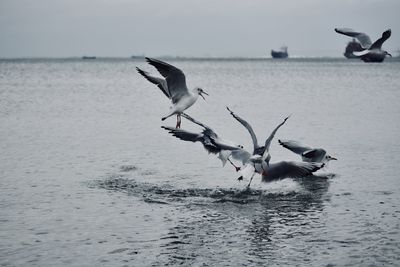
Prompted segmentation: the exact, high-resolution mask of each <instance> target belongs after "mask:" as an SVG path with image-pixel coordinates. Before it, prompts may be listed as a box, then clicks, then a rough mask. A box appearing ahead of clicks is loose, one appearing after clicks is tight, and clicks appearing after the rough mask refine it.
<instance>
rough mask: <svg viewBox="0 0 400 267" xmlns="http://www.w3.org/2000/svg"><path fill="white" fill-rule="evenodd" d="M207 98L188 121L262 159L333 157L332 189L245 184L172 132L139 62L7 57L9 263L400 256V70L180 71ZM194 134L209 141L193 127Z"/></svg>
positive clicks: (327, 63)
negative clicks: (267, 152) (261, 153)
mask: <svg viewBox="0 0 400 267" xmlns="http://www.w3.org/2000/svg"><path fill="white" fill-rule="evenodd" d="M169 62H171V63H172V64H174V65H176V66H178V67H179V68H181V69H182V70H184V72H185V73H186V74H187V77H186V78H187V83H188V86H189V87H190V88H193V87H195V86H200V87H202V88H203V89H204V90H205V91H206V92H208V93H209V94H210V96H209V97H208V98H207V101H203V100H202V99H199V101H198V103H196V104H195V105H194V106H193V107H192V108H191V109H190V110H189V111H188V113H189V114H191V115H192V116H193V117H195V118H197V119H198V120H200V121H202V122H204V123H206V124H207V125H209V126H211V127H212V128H213V129H214V130H215V131H216V132H217V133H218V134H220V135H221V136H222V137H224V138H226V139H229V140H232V141H235V142H238V143H241V144H243V145H244V146H245V147H246V148H248V149H251V147H252V144H251V139H250V138H249V135H248V133H247V132H246V131H245V129H244V128H242V127H241V126H240V125H239V124H238V123H237V122H236V121H235V120H233V119H232V118H231V117H230V115H229V113H228V112H227V111H226V109H225V106H226V105H229V107H230V108H232V109H233V110H234V111H235V112H237V113H238V114H240V115H241V116H243V117H244V118H246V119H247V120H248V121H249V122H251V123H252V125H253V128H254V130H255V131H256V133H257V134H258V138H259V139H260V141H261V142H262V141H263V139H264V138H266V137H267V136H268V135H269V133H270V132H271V130H272V129H273V128H274V127H275V126H276V125H277V124H278V123H280V122H281V120H282V119H283V118H284V117H285V116H287V115H289V114H292V116H291V118H290V119H289V120H288V122H287V124H286V125H285V126H284V127H282V128H281V129H280V130H279V132H278V134H277V136H276V139H275V141H274V142H273V144H272V146H271V155H272V160H271V161H279V160H298V158H297V157H296V155H294V154H292V153H291V152H290V151H288V150H285V149H283V148H282V147H280V146H279V145H278V143H277V139H294V140H298V141H301V142H303V143H305V144H308V145H311V146H320V147H324V148H325V149H327V150H328V151H329V152H330V153H331V154H332V155H333V156H335V157H337V158H338V159H339V160H338V161H337V162H332V163H330V164H329V166H328V167H327V168H326V169H324V170H322V171H320V172H319V173H318V174H319V175H320V176H321V177H322V178H313V179H300V180H292V179H285V180H282V181H277V182H273V183H269V184H263V183H261V181H260V179H259V177H256V178H255V179H254V181H253V186H252V190H250V191H244V188H245V185H246V183H245V182H238V181H237V180H236V178H237V177H238V174H237V173H236V172H235V171H234V169H233V168H232V167H231V166H228V165H227V166H226V167H225V168H221V163H220V161H219V160H218V159H217V158H216V156H215V155H208V154H207V153H206V152H205V151H204V149H203V148H202V146H201V145H200V144H192V143H187V142H181V141H179V140H177V139H175V138H173V137H171V136H169V135H168V134H167V133H166V132H165V131H163V130H162V129H161V128H160V126H161V125H163V123H165V125H169V126H173V125H175V118H170V119H168V120H166V121H165V122H161V120H160V118H161V117H162V116H164V115H165V114H166V113H167V112H168V106H169V102H168V100H167V99H166V98H165V96H164V95H163V94H162V93H161V92H160V91H159V90H158V88H156V87H155V86H153V85H152V84H150V83H148V82H147V81H146V80H145V79H143V78H142V77H141V76H139V74H137V73H136V71H135V67H136V66H139V67H142V68H144V69H146V70H148V71H154V69H153V68H152V67H151V66H149V65H147V64H146V63H145V62H144V61H142V60H135V61H134V60H127V59H104V60H93V61H82V60H74V59H70V60H56V59H54V60H47V59H38V60H2V61H0V123H1V127H0V140H1V141H0V149H1V153H0V157H1V158H0V161H1V168H0V188H1V189H0V200H1V201H0V205H1V208H0V240H1V241H0V265H3V266H9V265H10V266H95V265H103V266H166V265H171V266H175V265H180V264H183V265H184V266H244V265H245V266H257V265H267V264H268V265H283V266H288V265H289V266H290V265H304V266H310V265H311V266H326V265H330V266H349V265H358V266H360V265H362V266H382V265H398V264H399V260H400V259H399V256H398V255H400V248H399V245H400V244H399V243H400V242H399V240H400V232H399V230H400V225H399V222H400V220H399V217H400V207H399V204H398V203H400V197H399V195H400V194H399V193H400V186H399V185H400V182H399V175H398V173H397V169H396V167H397V166H399V165H400V158H399V157H398V154H399V153H400V120H399V118H400V105H399V104H398V103H399V102H400V78H399V73H400V63H399V62H395V61H385V62H384V63H382V64H365V63H363V62H359V61H348V60H338V59H313V60H310V59H296V60H282V61H279V60H278V61H274V60H170V61H169ZM182 127H183V128H187V129H190V130H198V128H196V127H195V126H193V125H191V124H190V122H188V121H183V122H182Z"/></svg>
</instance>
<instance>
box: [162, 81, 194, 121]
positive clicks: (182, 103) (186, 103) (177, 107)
mask: <svg viewBox="0 0 400 267" xmlns="http://www.w3.org/2000/svg"><path fill="white" fill-rule="evenodd" d="M198 98H199V92H198V90H197V88H195V89H193V90H192V92H190V91H188V94H186V95H184V96H182V97H181V99H180V100H179V102H176V103H172V106H171V108H170V112H169V113H168V114H167V115H166V116H165V117H163V118H164V119H166V118H169V117H171V116H173V115H175V114H182V112H184V111H185V110H186V109H188V108H190V107H191V106H192V105H193V104H194V103H196V101H197V99H198Z"/></svg>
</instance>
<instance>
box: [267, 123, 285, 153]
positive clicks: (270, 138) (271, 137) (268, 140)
mask: <svg viewBox="0 0 400 267" xmlns="http://www.w3.org/2000/svg"><path fill="white" fill-rule="evenodd" d="M289 117H290V116H287V117H286V118H285V119H284V120H283V122H281V123H280V124H279V125H278V126H276V128H275V129H274V130H273V131H272V133H271V134H270V136H269V137H268V138H267V140H265V150H268V151H269V147H270V146H271V142H272V139H274V137H275V134H276V132H277V131H278V130H279V128H281V127H282V125H284V124H285V122H286V121H287V119H289Z"/></svg>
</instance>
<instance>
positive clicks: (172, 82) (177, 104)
mask: <svg viewBox="0 0 400 267" xmlns="http://www.w3.org/2000/svg"><path fill="white" fill-rule="evenodd" d="M146 61H147V62H148V63H149V64H150V65H152V66H154V67H155V68H156V69H157V71H158V72H159V73H160V74H161V75H162V76H163V78H161V77H156V76H152V75H150V74H149V73H147V72H146V71H144V70H142V69H140V68H138V67H136V70H137V71H138V72H139V73H140V74H141V75H142V76H143V77H145V78H146V79H147V80H148V81H149V82H151V83H153V84H155V85H157V86H158V88H160V90H161V91H162V92H163V93H164V95H165V96H166V97H168V98H169V99H171V101H172V106H171V108H170V111H169V113H168V114H167V115H166V116H164V117H163V118H162V120H165V119H166V118H168V117H171V116H173V115H175V114H176V115H177V121H176V128H180V127H181V114H182V112H183V111H185V110H186V109H188V108H189V107H191V106H192V105H193V104H194V103H195V102H196V101H197V98H198V97H199V96H201V97H202V98H203V99H204V100H205V98H204V96H203V94H204V95H208V94H207V93H206V92H204V90H203V89H201V88H199V87H196V88H194V89H193V90H189V89H188V88H187V86H186V78H185V74H184V73H183V71H182V70H180V69H178V68H177V67H174V66H172V65H170V64H168V63H166V62H163V61H161V60H158V59H154V58H148V57H146Z"/></svg>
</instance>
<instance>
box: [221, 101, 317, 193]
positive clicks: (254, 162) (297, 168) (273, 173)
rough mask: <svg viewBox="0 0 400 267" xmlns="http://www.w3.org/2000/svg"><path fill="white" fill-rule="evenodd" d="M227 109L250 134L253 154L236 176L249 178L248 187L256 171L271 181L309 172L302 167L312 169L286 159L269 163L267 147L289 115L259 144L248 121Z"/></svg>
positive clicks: (265, 180) (240, 178)
mask: <svg viewBox="0 0 400 267" xmlns="http://www.w3.org/2000/svg"><path fill="white" fill-rule="evenodd" d="M227 109H228V111H229V112H230V113H231V115H232V116H233V117H234V118H235V119H236V120H237V121H238V122H239V123H240V124H242V125H243V126H244V127H245V128H246V129H247V131H248V132H249V134H250V136H251V140H252V141H253V146H254V149H253V155H252V156H251V157H250V158H249V160H248V161H247V162H246V165H245V166H244V168H243V169H242V170H240V174H241V176H240V177H239V178H238V180H243V178H246V179H248V178H249V179H250V182H249V184H248V185H247V187H250V184H251V181H252V180H253V177H254V175H255V173H256V172H257V173H259V174H261V175H262V178H263V181H264V182H267V181H271V180H274V179H282V178H286V177H298V174H301V175H305V173H306V174H309V173H310V172H307V171H306V170H304V169H312V168H311V166H302V165H304V164H301V163H300V164H296V163H292V162H286V161H282V162H278V163H273V164H270V163H269V161H270V159H271V156H270V154H269V148H270V146H271V142H272V140H273V139H274V137H275V134H276V132H277V131H278V130H279V128H280V127H282V126H283V125H284V124H285V123H286V121H287V120H288V119H289V117H286V118H285V119H284V120H283V122H281V123H280V124H279V125H278V126H277V127H275V129H274V130H273V131H272V133H271V134H270V135H269V137H268V138H267V139H266V140H265V144H264V145H262V146H260V145H259V144H258V141H257V136H256V134H255V133H254V130H253V128H252V127H251V125H250V123H248V122H247V121H246V120H244V119H243V118H241V117H239V116H238V115H236V114H235V113H234V112H233V111H232V110H230V109H229V108H228V107H227ZM305 176H306V175H305Z"/></svg>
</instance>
